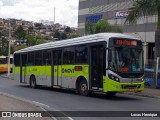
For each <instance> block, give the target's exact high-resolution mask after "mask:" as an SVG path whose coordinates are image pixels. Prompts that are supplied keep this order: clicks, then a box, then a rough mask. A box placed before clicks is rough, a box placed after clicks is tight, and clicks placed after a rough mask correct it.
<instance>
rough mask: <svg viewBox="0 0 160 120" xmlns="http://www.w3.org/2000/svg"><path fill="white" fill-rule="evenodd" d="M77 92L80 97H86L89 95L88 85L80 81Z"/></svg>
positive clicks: (84, 81)
mask: <svg viewBox="0 0 160 120" xmlns="http://www.w3.org/2000/svg"><path fill="white" fill-rule="evenodd" d="M78 91H79V93H80V95H83V96H87V95H88V94H89V91H88V84H87V81H86V80H81V81H80V83H79V87H78Z"/></svg>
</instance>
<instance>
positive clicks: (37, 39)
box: [26, 35, 45, 46]
mask: <svg viewBox="0 0 160 120" xmlns="http://www.w3.org/2000/svg"><path fill="white" fill-rule="evenodd" d="M26 39H27V44H28V46H34V45H38V44H42V43H45V40H44V38H43V36H41V35H37V36H36V37H33V36H31V35H26Z"/></svg>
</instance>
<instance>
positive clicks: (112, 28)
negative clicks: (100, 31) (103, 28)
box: [110, 24, 123, 33]
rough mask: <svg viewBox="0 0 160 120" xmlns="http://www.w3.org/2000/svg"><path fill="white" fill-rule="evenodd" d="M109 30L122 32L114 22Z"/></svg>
mask: <svg viewBox="0 0 160 120" xmlns="http://www.w3.org/2000/svg"><path fill="white" fill-rule="evenodd" d="M110 32H115V33H123V30H122V29H121V28H120V26H119V25H117V24H114V25H111V27H110Z"/></svg>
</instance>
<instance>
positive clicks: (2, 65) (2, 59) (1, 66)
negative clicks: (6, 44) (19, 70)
mask: <svg viewBox="0 0 160 120" xmlns="http://www.w3.org/2000/svg"><path fill="white" fill-rule="evenodd" d="M12 61H13V55H11V56H10V72H12ZM5 72H8V56H0V73H5Z"/></svg>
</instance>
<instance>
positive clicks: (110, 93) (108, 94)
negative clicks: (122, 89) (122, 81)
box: [106, 92, 117, 97]
mask: <svg viewBox="0 0 160 120" xmlns="http://www.w3.org/2000/svg"><path fill="white" fill-rule="evenodd" d="M116 93H117V92H107V93H106V95H107V96H109V97H113V96H115V95H116Z"/></svg>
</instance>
